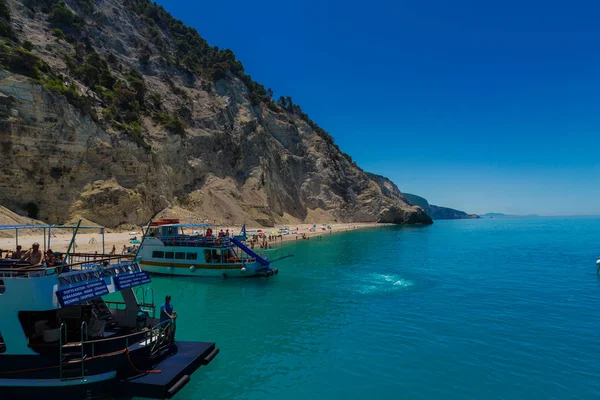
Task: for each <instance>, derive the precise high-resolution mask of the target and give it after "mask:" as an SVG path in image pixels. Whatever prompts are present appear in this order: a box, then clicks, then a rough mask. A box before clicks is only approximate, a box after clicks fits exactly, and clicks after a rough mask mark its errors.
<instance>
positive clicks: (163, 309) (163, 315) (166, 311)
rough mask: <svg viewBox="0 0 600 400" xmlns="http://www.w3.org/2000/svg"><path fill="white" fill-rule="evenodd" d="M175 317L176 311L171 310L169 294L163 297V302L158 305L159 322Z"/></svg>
mask: <svg viewBox="0 0 600 400" xmlns="http://www.w3.org/2000/svg"><path fill="white" fill-rule="evenodd" d="M175 318H177V311H173V304H171V296H169V295H167V297H165V302H164V303H163V304H162V306H160V322H161V323H162V322H165V321H170V320H172V319H175Z"/></svg>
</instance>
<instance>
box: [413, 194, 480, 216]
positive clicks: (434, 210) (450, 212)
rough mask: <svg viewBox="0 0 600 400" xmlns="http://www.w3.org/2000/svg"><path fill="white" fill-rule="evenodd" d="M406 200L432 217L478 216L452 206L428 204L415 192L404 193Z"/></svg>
mask: <svg viewBox="0 0 600 400" xmlns="http://www.w3.org/2000/svg"><path fill="white" fill-rule="evenodd" d="M404 196H405V199H406V201H408V202H409V203H410V204H414V205H416V206H419V207H421V208H422V209H423V210H425V212H426V213H427V215H429V216H430V217H431V218H432V219H477V218H479V216H478V215H477V214H467V213H466V212H464V211H460V210H455V209H453V208H448V207H440V206H435V205H433V204H429V202H428V201H427V200H426V199H425V198H423V197H421V196H417V195H415V194H410V193H404Z"/></svg>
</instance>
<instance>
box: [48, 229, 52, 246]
mask: <svg viewBox="0 0 600 400" xmlns="http://www.w3.org/2000/svg"><path fill="white" fill-rule="evenodd" d="M51 236H52V228H50V227H49V228H48V248H49V249H50V248H51V247H50V237H51Z"/></svg>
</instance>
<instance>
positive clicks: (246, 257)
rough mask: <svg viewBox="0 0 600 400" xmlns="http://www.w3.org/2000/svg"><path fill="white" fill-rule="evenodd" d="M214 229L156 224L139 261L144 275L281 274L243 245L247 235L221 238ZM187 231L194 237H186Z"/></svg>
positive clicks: (164, 222)
mask: <svg viewBox="0 0 600 400" xmlns="http://www.w3.org/2000/svg"><path fill="white" fill-rule="evenodd" d="M213 226H214V225H210V224H180V223H179V220H177V219H163V220H161V221H157V222H152V223H151V224H150V226H148V228H147V230H146V233H145V234H144V237H143V239H142V243H141V244H140V248H139V252H138V255H137V257H136V260H137V261H138V262H139V264H140V266H141V267H142V269H143V270H144V271H148V272H152V273H156V274H165V275H184V276H203V277H206V276H216V277H249V276H271V275H274V274H277V273H278V272H279V271H278V269H277V268H273V267H271V263H272V262H274V261H269V260H268V259H266V258H264V257H261V256H260V255H258V254H256V253H255V252H254V251H253V250H252V249H250V248H248V246H246V245H245V244H244V243H243V240H244V236H245V235H242V236H227V235H223V236H219V234H218V233H216V232H215V233H213V232H212V227H213ZM185 229H187V230H189V231H190V233H191V234H186V233H185ZM290 256H291V255H289V256H286V257H283V258H287V257H290ZM283 258H281V259H283ZM275 261H278V260H275Z"/></svg>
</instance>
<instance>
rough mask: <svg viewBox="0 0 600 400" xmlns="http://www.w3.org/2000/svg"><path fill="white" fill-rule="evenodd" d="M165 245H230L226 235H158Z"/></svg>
mask: <svg viewBox="0 0 600 400" xmlns="http://www.w3.org/2000/svg"><path fill="white" fill-rule="evenodd" d="M158 239H159V240H160V241H161V242H163V243H164V245H165V246H174V247H226V246H231V244H232V243H231V240H230V239H229V237H227V236H221V237H218V236H208V237H207V236H194V235H192V236H190V235H182V236H158Z"/></svg>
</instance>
